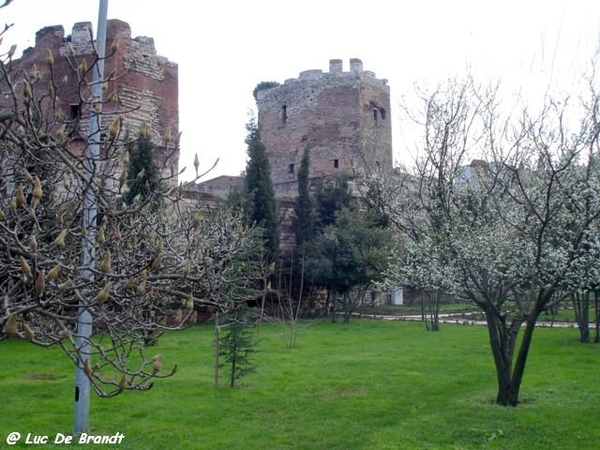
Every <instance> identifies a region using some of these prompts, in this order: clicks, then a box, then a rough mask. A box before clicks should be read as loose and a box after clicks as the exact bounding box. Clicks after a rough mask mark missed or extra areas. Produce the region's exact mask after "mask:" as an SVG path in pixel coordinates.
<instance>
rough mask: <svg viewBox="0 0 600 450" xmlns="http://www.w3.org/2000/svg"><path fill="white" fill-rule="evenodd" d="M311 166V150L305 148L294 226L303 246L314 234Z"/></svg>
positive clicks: (299, 171) (298, 239)
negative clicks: (309, 178) (309, 175)
mask: <svg viewBox="0 0 600 450" xmlns="http://www.w3.org/2000/svg"><path fill="white" fill-rule="evenodd" d="M309 167H310V151H309V150H308V149H305V150H304V154H303V155H302V161H301V162H300V169H299V170H298V197H297V198H296V205H295V206H294V218H293V226H294V233H295V234H296V243H297V244H298V246H300V247H301V246H302V245H303V244H304V243H305V242H307V241H310V240H311V239H312V238H313V236H314V231H315V230H314V212H313V205H312V200H311V198H310V188H309V180H308V173H309Z"/></svg>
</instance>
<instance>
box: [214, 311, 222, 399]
mask: <svg viewBox="0 0 600 450" xmlns="http://www.w3.org/2000/svg"><path fill="white" fill-rule="evenodd" d="M214 345H215V348H214V363H213V387H214V388H215V389H217V388H218V387H219V366H220V363H219V355H220V353H221V349H220V348H219V312H218V311H217V313H216V314H215V344H214Z"/></svg>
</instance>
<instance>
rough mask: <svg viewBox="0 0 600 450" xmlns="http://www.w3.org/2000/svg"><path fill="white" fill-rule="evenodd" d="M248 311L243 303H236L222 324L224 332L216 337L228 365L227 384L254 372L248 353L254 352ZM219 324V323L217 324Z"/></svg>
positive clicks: (233, 383)
mask: <svg viewBox="0 0 600 450" xmlns="http://www.w3.org/2000/svg"><path fill="white" fill-rule="evenodd" d="M249 313H250V311H249V308H248V306H246V305H245V304H244V303H239V304H237V305H236V306H235V307H234V308H233V309H232V310H231V311H230V312H229V314H228V316H227V320H226V323H225V324H223V329H224V332H223V334H222V335H220V336H219V337H218V339H219V344H218V348H219V355H220V356H223V357H224V358H225V364H220V366H221V367H223V366H224V365H228V367H229V386H230V387H234V386H235V382H236V381H237V380H239V379H240V378H241V377H243V376H244V375H247V374H249V373H252V372H254V370H255V369H254V366H253V365H252V363H251V361H250V355H251V354H252V353H254V352H255V349H254V347H255V346H256V341H255V340H254V338H253V337H252V334H251V332H250V323H251V320H250V319H251V318H250V314H249ZM219 326H220V325H219Z"/></svg>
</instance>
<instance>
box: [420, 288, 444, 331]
mask: <svg viewBox="0 0 600 450" xmlns="http://www.w3.org/2000/svg"><path fill="white" fill-rule="evenodd" d="M441 296H442V295H441V294H440V293H439V292H430V291H428V292H424V293H423V294H422V296H421V302H422V305H421V315H422V320H423V322H425V328H426V329H427V331H439V330H440V298H441Z"/></svg>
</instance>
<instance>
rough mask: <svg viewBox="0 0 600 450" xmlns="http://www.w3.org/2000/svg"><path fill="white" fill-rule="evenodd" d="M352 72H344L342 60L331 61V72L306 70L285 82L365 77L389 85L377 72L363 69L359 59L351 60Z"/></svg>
mask: <svg viewBox="0 0 600 450" xmlns="http://www.w3.org/2000/svg"><path fill="white" fill-rule="evenodd" d="M349 62H350V70H349V71H347V72H344V61H343V60H341V59H330V60H329V72H323V70H321V69H312V70H304V71H302V72H300V74H299V75H298V78H288V79H287V80H285V81H284V84H292V83H296V82H298V81H307V80H320V79H323V78H327V77H332V76H333V77H345V78H356V77H364V78H367V79H369V80H372V81H373V82H375V83H380V84H382V85H384V86H385V85H387V82H388V80H387V79H381V80H380V79H378V78H377V75H376V74H375V72H371V71H370V70H364V69H363V62H362V61H361V60H360V59H358V58H351V59H350V61H349Z"/></svg>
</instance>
